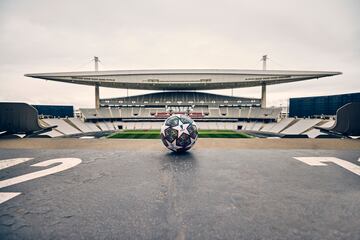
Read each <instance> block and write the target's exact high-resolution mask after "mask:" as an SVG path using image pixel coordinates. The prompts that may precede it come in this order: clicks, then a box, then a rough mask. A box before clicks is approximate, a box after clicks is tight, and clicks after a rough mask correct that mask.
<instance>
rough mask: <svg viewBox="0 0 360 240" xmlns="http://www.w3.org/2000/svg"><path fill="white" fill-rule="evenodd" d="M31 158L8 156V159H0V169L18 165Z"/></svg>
mask: <svg viewBox="0 0 360 240" xmlns="http://www.w3.org/2000/svg"><path fill="white" fill-rule="evenodd" d="M31 159H33V158H10V159H4V160H0V170H2V169H5V168H9V167H12V166H15V165H18V164H20V163H24V162H27V161H29V160H31Z"/></svg>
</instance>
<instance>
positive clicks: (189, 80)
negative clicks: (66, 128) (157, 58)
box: [25, 69, 341, 90]
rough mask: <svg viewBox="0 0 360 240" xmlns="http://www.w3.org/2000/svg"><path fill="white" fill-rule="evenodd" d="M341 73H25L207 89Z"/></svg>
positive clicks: (149, 87) (139, 86)
mask: <svg viewBox="0 0 360 240" xmlns="http://www.w3.org/2000/svg"><path fill="white" fill-rule="evenodd" d="M338 74H341V72H327V71H278V70H236V69H178V70H118V71H89V72H59V73H34V74H25V76H27V77H33V78H40V79H46V80H52V81H58V82H66V83H74V84H83V85H90V86H95V85H98V86H101V87H110V88H124V89H147V90H201V89H203V90H205V89H229V88H244V87H254V86H261V85H263V84H266V85H271V84H279V83H289V82H296V81H302V80H308V79H316V78H322V77H329V76H334V75H338Z"/></svg>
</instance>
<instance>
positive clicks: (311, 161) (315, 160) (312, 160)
mask: <svg viewBox="0 0 360 240" xmlns="http://www.w3.org/2000/svg"><path fill="white" fill-rule="evenodd" d="M294 158H295V159H297V160H299V161H301V162H303V163H306V164H308V165H310V166H327V164H326V163H325V162H332V163H335V164H336V165H338V166H340V167H342V168H345V169H346V170H348V171H350V172H352V173H355V174H356V175H358V176H360V166H358V165H355V164H353V163H351V162H348V161H345V160H342V159H340V158H336V157H294ZM359 160H360V159H359Z"/></svg>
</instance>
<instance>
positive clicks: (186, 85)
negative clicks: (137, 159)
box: [26, 68, 341, 137]
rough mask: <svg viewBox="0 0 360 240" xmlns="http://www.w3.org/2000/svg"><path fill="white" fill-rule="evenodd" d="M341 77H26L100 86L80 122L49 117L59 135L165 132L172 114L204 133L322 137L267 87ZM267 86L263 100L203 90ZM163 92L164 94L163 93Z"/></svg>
mask: <svg viewBox="0 0 360 240" xmlns="http://www.w3.org/2000/svg"><path fill="white" fill-rule="evenodd" d="M96 69H97V68H96ZM338 74H341V73H340V72H325V71H278V70H273V71H272V70H270V71H269V70H238V69H233V70H230V69H178V70H116V71H94V72H65V73H37V74H26V76H29V77H33V78H40V79H46V80H51V81H60V82H67V83H73V84H83V85H90V86H95V108H80V109H79V114H78V115H77V116H78V117H79V118H63V119H47V118H45V119H43V121H44V122H45V123H47V124H48V125H57V126H58V127H57V129H55V130H53V131H52V132H50V134H52V135H53V136H59V135H74V134H75V135H76V134H79V133H89V132H100V131H116V130H120V129H159V128H160V126H161V123H162V122H163V121H164V120H165V119H166V118H167V117H169V116H170V115H171V114H188V115H189V116H190V117H191V118H193V119H195V120H196V122H197V123H198V126H199V128H200V129H215V130H222V129H224V130H225V129H228V130H230V129H231V130H245V131H257V132H262V133H273V134H289V135H293V134H305V133H309V135H311V136H315V137H316V136H317V135H318V134H320V133H319V131H315V129H313V127H314V126H317V125H321V124H327V123H325V122H323V120H317V119H315V120H314V119H297V118H296V117H293V118H284V113H282V109H281V108H276V107H270V108H269V107H266V86H267V85H272V84H281V83H288V82H295V81H303V80H308V79H318V78H322V77H329V76H334V75H338ZM100 86H101V87H110V88H123V89H146V90H154V91H158V92H153V93H150V94H143V95H138V96H127V97H117V98H102V99H100V97H99V87H100ZM253 86H261V98H245V97H235V96H225V95H219V94H211V93H205V92H199V90H200V91H201V90H209V89H231V88H242V87H253ZM159 91H161V92H159Z"/></svg>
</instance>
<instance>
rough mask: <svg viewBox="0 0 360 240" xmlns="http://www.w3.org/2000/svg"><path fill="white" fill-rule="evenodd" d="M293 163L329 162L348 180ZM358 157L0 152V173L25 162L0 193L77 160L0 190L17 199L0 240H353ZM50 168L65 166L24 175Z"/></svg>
mask: <svg viewBox="0 0 360 240" xmlns="http://www.w3.org/2000/svg"><path fill="white" fill-rule="evenodd" d="M140 148H141V146H140ZM295 157H318V158H317V159H318V160H319V159H320V160H321V159H322V158H325V157H334V158H336V159H340V160H344V161H345V162H346V163H349V164H350V166H351V167H352V168H349V169H350V170H354V169H355V170H354V171H350V170H349V169H346V168H344V166H340V165H339V164H336V162H328V163H326V164H323V165H322V166H311V165H309V164H306V163H305V162H303V161H299V160H298V159H295ZM359 157H360V149H350V150H324V149H263V150H260V149H226V150H221V149H202V148H198V149H197V148H195V149H193V150H192V151H190V152H188V153H185V154H180V155H179V154H174V153H170V152H168V151H167V150H165V149H162V150H160V151H158V150H156V151H151V150H142V151H136V150H131V151H130V150H129V151H126V150H91V149H0V163H1V161H4V160H5V159H14V158H33V159H31V160H27V161H25V160H24V162H22V163H18V164H16V165H14V166H11V167H8V168H3V169H2V170H0V187H1V186H3V185H4V184H5V182H4V181H6V180H9V179H13V182H14V181H15V180H14V179H15V178H16V177H18V176H29V175H28V174H29V173H33V172H37V171H39V170H46V169H50V168H54V167H57V166H60V165H62V164H65V162H66V161H75V159H81V163H80V164H78V165H75V166H70V167H69V168H68V169H65V170H62V171H59V172H55V173H52V174H51V175H46V176H42V177H37V178H34V179H32V180H26V177H24V178H23V179H20V180H24V181H23V182H20V183H17V184H12V185H11V183H13V182H11V181H10V183H8V184H10V185H8V186H5V187H2V188H1V189H0V193H20V194H19V195H17V196H15V197H13V198H11V199H9V200H7V201H4V202H3V203H1V204H0V238H1V239H359V236H360V228H359V226H360V175H358V174H356V167H357V166H360V162H359V161H358V159H359ZM58 158H71V159H67V160H66V161H64V163H53V164H50V165H48V166H43V167H41V166H31V165H33V164H36V163H42V162H44V161H47V160H51V159H58ZM325 160H326V159H325ZM325 160H324V161H325ZM11 161H14V160H11ZM68 163H69V162H68ZM65 165H66V164H65ZM65 165H64V166H65ZM318 165H319V164H318ZM320 165H321V164H320ZM354 166H355V167H354ZM345 167H346V166H345ZM17 179H18V178H17ZM8 182H9V181H8ZM2 184H3V185H2Z"/></svg>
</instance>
